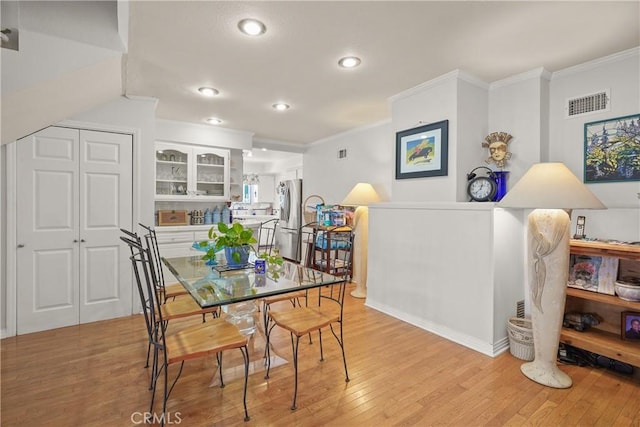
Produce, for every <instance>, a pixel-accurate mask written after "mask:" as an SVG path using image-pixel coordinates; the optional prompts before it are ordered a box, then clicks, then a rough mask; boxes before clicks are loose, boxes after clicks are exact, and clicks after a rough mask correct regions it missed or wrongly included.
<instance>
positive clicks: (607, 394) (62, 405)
mask: <svg viewBox="0 0 640 427" xmlns="http://www.w3.org/2000/svg"><path fill="white" fill-rule="evenodd" d="M285 304H286V303H285ZM283 307H286V305H283ZM346 319H347V320H346V323H345V342H346V354H347V362H348V369H349V377H350V379H351V380H350V381H349V382H345V378H344V368H343V366H342V360H341V356H340V353H339V347H338V346H337V344H336V343H335V340H334V338H333V336H331V334H324V336H323V344H324V351H325V360H324V361H323V362H320V361H319V351H318V337H317V334H316V335H314V336H313V344H308V341H306V338H303V341H302V342H301V345H300V355H299V363H300V366H299V380H300V383H299V392H298V393H299V394H298V409H297V410H296V411H291V409H290V406H291V397H292V396H291V395H292V392H293V369H292V365H291V363H284V362H286V361H288V360H290V359H291V344H290V339H289V336H288V334H284V333H283V332H282V331H277V332H275V335H274V351H275V354H276V356H277V357H279V358H280V359H281V362H283V363H282V364H281V365H279V366H275V367H273V368H272V370H271V375H270V378H269V379H268V380H267V379H264V371H263V369H264V366H263V363H262V359H261V351H262V349H263V345H264V342H263V337H262V334H261V333H260V332H259V333H257V334H256V337H255V339H254V342H253V343H252V344H253V351H252V361H253V365H252V372H253V373H252V374H251V376H250V378H249V390H248V396H247V400H248V405H249V414H250V416H251V421H249V422H246V423H245V422H244V421H243V416H242V402H241V396H242V381H241V377H242V372H241V370H238V366H240V364H241V355H240V353H239V352H237V351H229V352H225V354H224V364H223V367H224V368H225V369H224V378H225V383H226V387H224V388H220V387H218V386H217V384H218V379H217V377H215V376H214V373H215V366H216V365H215V358H214V357H209V358H206V359H198V360H192V361H188V362H187V363H185V367H184V371H183V373H182V376H181V378H180V380H179V381H178V383H177V385H176V387H175V389H174V391H173V394H172V395H171V398H170V400H169V402H168V407H169V415H170V416H171V417H173V419H172V421H173V423H174V424H178V423H177V421H178V418H179V420H180V423H179V424H182V425H188V426H212V425H215V426H252V425H253V426H284V425H296V426H360V425H362V426H370V425H376V426H413V425H420V426H422V425H438V426H465V427H466V426H476V425H478V426H480V425H486V426H528V425H532V426H533V425H536V426H539V425H542V426H547V425H553V426H570V425H576V426H591V425H593V426H635V427H638V426H640V398H638V396H640V382H639V381H638V379H637V377H627V376H623V375H619V374H616V373H614V372H611V371H606V370H604V369H599V368H587V367H577V366H563V367H562V369H563V370H564V371H565V372H567V373H568V374H569V375H570V376H571V378H572V380H573V386H572V387H571V388H569V389H566V390H557V389H552V388H548V387H543V386H541V385H538V384H536V383H534V382H532V381H530V380H528V379H527V378H526V377H524V376H523V375H522V374H521V373H520V365H521V364H522V361H520V360H518V359H516V358H514V357H513V356H511V355H510V354H509V353H508V352H507V353H504V354H502V355H500V356H498V357H496V358H491V357H488V356H485V355H483V354H480V353H478V352H475V351H473V350H470V349H468V348H466V347H463V346H460V345H458V344H456V343H453V342H451V341H448V340H446V339H444V338H441V337H439V336H437V335H434V334H431V333H429V332H426V331H424V330H421V329H419V328H417V327H414V326H412V325H409V324H407V323H404V322H401V321H399V320H397V319H394V318H392V317H389V316H386V315H384V314H382V313H380V312H377V311H375V310H372V309H369V308H367V307H365V305H364V301H363V300H360V299H355V298H351V297H347V307H346ZM199 321H200V319H184V320H180V321H175V322H173V323H172V324H171V325H170V328H175V329H176V330H177V329H179V328H181V327H184V326H187V325H189V324H192V322H195V323H197V322H199ZM0 347H1V353H0V356H1V363H2V369H1V377H0V385H1V388H0V392H1V396H0V397H1V408H0V409H1V413H0V417H1V418H0V423H1V424H2V425H3V426H24V425H51V426H107V425H108V426H112V425H113V426H121V425H122V426H124V425H136V424H139V423H140V421H141V417H142V413H143V412H145V411H148V404H149V397H150V392H149V391H148V390H147V386H148V381H149V370H148V369H145V368H143V365H144V359H145V356H146V336H145V330H144V321H143V319H142V317H141V316H130V317H126V318H120V319H114V320H109V321H104V322H96V323H91V324H86V325H79V326H73V327H68V328H61V329H56V330H52V331H45V332H39V333H34V334H28V335H22V336H18V337H11V338H7V339H4V340H2V341H1V342H0ZM175 368H176V367H171V369H170V371H169V372H170V374H171V375H175V373H176V372H177V371H176V369H175ZM158 397H159V396H158ZM156 411H157V412H158V413H159V409H158V408H157V407H156Z"/></svg>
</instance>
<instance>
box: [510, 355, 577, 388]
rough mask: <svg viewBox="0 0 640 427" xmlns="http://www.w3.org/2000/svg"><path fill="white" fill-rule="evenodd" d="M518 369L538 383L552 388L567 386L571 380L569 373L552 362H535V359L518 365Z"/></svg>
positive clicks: (569, 385)
mask: <svg viewBox="0 0 640 427" xmlns="http://www.w3.org/2000/svg"><path fill="white" fill-rule="evenodd" d="M520 371H522V373H523V374H524V375H525V376H526V377H527V378H529V379H530V380H532V381H535V382H537V383H538V384H542V385H546V386H548V387H554V388H569V387H571V384H573V382H572V381H571V378H570V377H569V375H567V374H565V373H564V372H562V371H561V370H560V369H558V366H556V364H555V361H554V363H539V362H538V363H537V362H536V361H533V362H529V363H525V364H523V365H522V366H520Z"/></svg>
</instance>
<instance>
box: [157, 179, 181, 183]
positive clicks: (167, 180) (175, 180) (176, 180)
mask: <svg viewBox="0 0 640 427" xmlns="http://www.w3.org/2000/svg"><path fill="white" fill-rule="evenodd" d="M156 182H179V183H182V184H186V182H187V179H186V178H181V179H158V178H156Z"/></svg>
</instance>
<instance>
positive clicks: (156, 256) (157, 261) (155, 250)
mask: <svg viewBox="0 0 640 427" xmlns="http://www.w3.org/2000/svg"><path fill="white" fill-rule="evenodd" d="M138 225H140V227H142V228H144V229H145V230H147V234H146V235H145V239H146V240H147V246H148V247H149V248H151V255H152V257H153V263H154V269H155V271H156V275H157V278H158V284H159V286H160V288H161V290H162V296H163V299H164V301H166V300H168V299H169V298H173V299H175V297H177V296H180V295H187V294H189V292H187V290H186V289H185V288H184V286H182V284H180V283H177V282H176V283H171V284H169V285H167V284H166V282H165V280H164V269H163V268H162V261H161V257H160V248H159V247H158V236H157V235H156V230H155V228H153V227H150V226H148V225H144V224H142V223H138Z"/></svg>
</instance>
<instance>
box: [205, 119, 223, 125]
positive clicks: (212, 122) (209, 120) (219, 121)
mask: <svg viewBox="0 0 640 427" xmlns="http://www.w3.org/2000/svg"><path fill="white" fill-rule="evenodd" d="M207 123H209V124H210V125H219V124H221V123H222V120H220V119H219V118H217V117H209V118H208V119H207Z"/></svg>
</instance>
